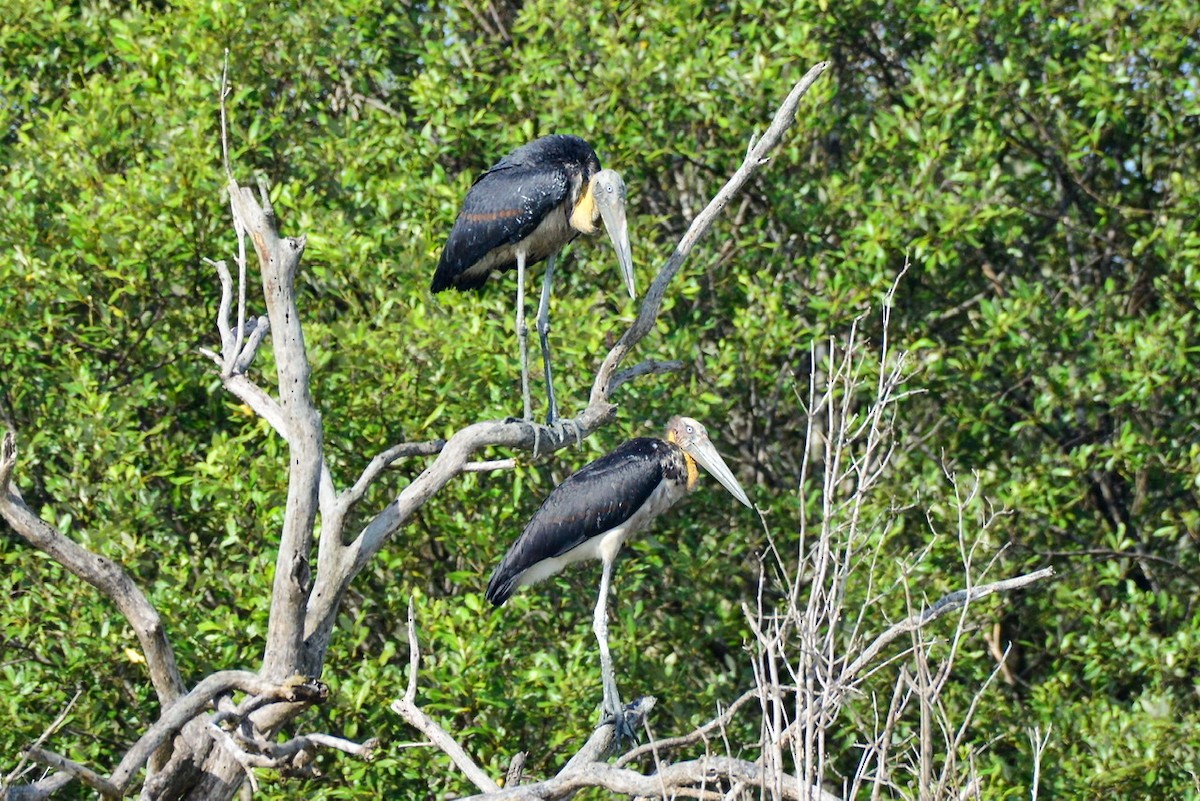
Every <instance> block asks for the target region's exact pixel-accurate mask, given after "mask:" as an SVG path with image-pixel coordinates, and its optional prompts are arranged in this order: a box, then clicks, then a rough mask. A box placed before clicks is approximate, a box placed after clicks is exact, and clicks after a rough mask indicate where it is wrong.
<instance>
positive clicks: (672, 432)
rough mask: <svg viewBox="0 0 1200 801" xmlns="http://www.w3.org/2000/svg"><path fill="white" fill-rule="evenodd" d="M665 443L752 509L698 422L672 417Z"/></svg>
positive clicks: (687, 418) (730, 471)
mask: <svg viewBox="0 0 1200 801" xmlns="http://www.w3.org/2000/svg"><path fill="white" fill-rule="evenodd" d="M667 441H668V442H673V443H675V444H676V445H678V446H679V447H680V448H682V449H683V452H684V453H686V454H687V455H688V456H690V457H692V458H693V459H695V460H696V463H697V464H699V465H700V466H701V467H703V468H704V469H705V470H707V471H708V472H709V474H710V475H712V477H713V478H715V479H716V480H717V481H719V482H721V486H722V487H724V488H725V489H727V490H729V494H730V495H732V496H733V497H735V498H737V499H738V500H739V501H741V502H742V503H743V504H745V505H746V506H749V507H750V508H751V509H753V508H754V507H753V506H752V505H751V503H750V499H749V498H748V497H746V493H745V491H744V490H743V489H742V485H741V484H739V483H738V480H737V479H736V478H734V476H733V471H732V470H730V469H729V466H728V465H726V464H725V460H724V459H722V458H721V454H719V453H717V449H716V447H715V446H714V445H713V444H712V441H711V440H709V438H708V431H707V430H705V428H704V426H702V425H701V424H700V422H699V421H698V420H693V419H692V418H690V417H680V416H676V417H672V418H671V420H670V421H669V422H668V423H667Z"/></svg>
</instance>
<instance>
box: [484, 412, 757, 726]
mask: <svg viewBox="0 0 1200 801" xmlns="http://www.w3.org/2000/svg"><path fill="white" fill-rule="evenodd" d="M697 466H699V467H703V468H704V469H705V470H706V471H708V472H709V473H710V474H711V475H712V476H713V477H714V478H715V479H716V480H717V481H718V482H720V484H721V485H722V486H723V487H725V489H726V490H728V491H729V492H730V494H732V495H733V497H735V498H737V500H738V501H740V502H741V503H743V504H745V505H746V506H747V507H750V508H753V506H751V503H750V499H749V498H748V497H746V493H745V491H744V490H743V489H742V487H741V485H740V484H739V483H738V481H737V479H736V478H735V477H734V475H733V472H732V471H731V470H730V469H729V467H728V466H727V465H726V464H725V461H724V460H723V459H722V458H721V455H720V454H719V453H718V452H717V449H716V447H715V446H714V445H713V444H712V441H711V440H710V439H709V436H708V431H707V430H706V429H705V428H704V426H703V425H701V424H700V423H699V422H698V421H697V420H694V419H692V418H690V417H682V416H676V417H672V418H671V419H670V421H668V423H667V427H666V433H665V436H664V437H663V438H662V439H659V438H656V437H638V438H636V439H631V440H629V441H627V442H625V443H623V444H621V445H619V446H618V447H617V448H616V449H614V450H613V451H612V452H610V453H608V454H606V455H605V456H602V457H600V458H599V459H597V460H595V461H594V462H591V463H590V464H588V465H586V466H585V467H583V468H582V469H580V470H579V471H578V472H577V473H575V474H573V475H571V476H570V477H569V478H567V479H566V480H565V481H564V482H563V483H561V484H559V485H558V486H557V487H555V488H554V489H553V490H552V491H551V492H550V495H549V496H548V497H547V498H546V500H545V502H543V503H542V506H541V508H540V509H538V511H537V512H536V513H535V514H534V515H533V517H532V518H530V520H529V523H528V525H526V526H525V529H524V531H522V532H521V535H520V536H519V537H517V539H516V541H515V542H514V543H513V544H512V546H511V547H510V548H509V549H508V552H507V553H505V555H504V558H503V559H502V560H501V561H500V564H499V565H498V566H497V567H496V569H495V571H494V572H493V573H492V577H491V580H490V581H489V582H488V586H487V592H486V597H487V600H488V601H489V602H491V604H492V605H493V606H496V607H499V606H501V605H502V604H504V602H505V601H507V600H508V599H509V598H511V597H512V595H513V593H515V592H516V591H517V590H518V589H519V588H521V587H524V586H527V585H530V584H534V583H536V582H538V581H541V580H542V579H545V578H548V577H550V576H553V575H555V574H556V573H558V572H559V571H560V570H562V569H563V568H564V567H566V566H567V565H570V564H572V563H574V562H578V561H581V560H585V559H599V560H600V563H601V573H600V589H599V594H598V597H597V599H596V608H595V613H594V617H593V618H592V631H593V632H594V633H595V636H596V641H597V644H598V645H599V648H600V673H601V680H602V682H603V688H604V701H603V707H602V710H603V719H602V721H601V722H602V723H603V722H609V721H611V722H613V723H614V725H615V726H616V727H617V728H616V731H617V738H618V740H620V739H621V738H622V737H623V736H629V737H630V738H632V734H633V733H632V731H631V730H630V729H629V728H628V727H627V724H626V723H625V718H624V714H623V710H624V707H623V706H622V705H621V696H620V693H619V692H618V690H617V684H616V677H615V675H614V673H613V667H612V655H611V654H610V652H609V648H608V615H607V603H608V590H609V584H610V582H611V579H612V569H613V562H614V561H615V560H616V558H617V554H618V552H619V551H620V549H621V545H622V544H623V543H624V542H625V540H626V539H628V538H629V537H630V536H632V535H633V534H635V533H636V532H638V531H640V530H642V529H644V528H646V526H648V525H649V524H650V522H651V521H652V520H653V519H654V518H656V517H658V516H659V515H660V514H662V513H663V512H665V511H667V509H669V508H671V507H672V506H673V505H674V504H675V503H676V502H678V501H679V500H681V499H682V498H683V497H684V496H685V495H687V494H688V493H689V492H690V491H692V490H693V489H695V488H696V484H697V481H698V479H699V472H700V471H699V470H698V469H697Z"/></svg>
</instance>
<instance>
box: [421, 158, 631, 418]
mask: <svg viewBox="0 0 1200 801" xmlns="http://www.w3.org/2000/svg"><path fill="white" fill-rule="evenodd" d="M601 220H603V222H604V227H605V228H606V229H607V230H608V235H609V238H611V239H612V243H613V247H615V248H616V250H617V264H618V265H619V266H620V268H621V274H622V275H623V276H624V278H625V285H626V287H627V288H628V289H629V297H631V298H632V297H634V290H633V257H632V255H631V253H630V249H629V229H628V225H627V224H626V221H625V182H624V181H622V180H621V176H620V175H618V174H617V173H616V172H614V171H612V170H602V169H600V160H599V159H598V158H596V151H594V150H592V146H591V145H589V144H588V143H587V142H585V141H584V140H583V139H580V138H579V137H578V136H564V135H560V134H555V135H552V136H543V137H542V138H541V139H535V140H534V141H532V142H530V143H529V144H527V145H523V146H521V147H519V148H517V149H516V150H514V151H513V152H511V153H509V154H508V155H507V156H505V157H504V158H502V159H500V161H499V162H497V163H496V164H495V166H493V167H492V168H491V169H489V170H488V171H487V172H485V173H483V174H482V175H480V176H479V177H478V178H476V179H475V184H474V185H473V186H472V187H471V189H470V191H469V192H467V197H466V199H465V200H464V201H463V206H462V211H460V212H459V214H458V219H456V220H455V221H454V227H453V228H452V229H451V230H450V238H449V239H447V240H446V247H445V249H444V250H442V257H441V259H440V260H439V261H438V266H437V271H436V272H435V273H434V274H433V284H432V286H431V288H432V289H433V291H434V292H441V291H442V290H445V289H450V288H451V287H453V288H454V289H459V290H468V289H482V288H483V285H484V283H486V282H487V279H488V276H489V275H491V274H492V273H493V272H505V271H507V270H511V269H513V268H514V267H515V268H516V270H517V339H518V341H519V342H520V347H521V398H522V401H523V403H524V407H525V419H526V420H530V419H532V417H531V414H530V404H529V346H528V339H527V338H528V335H529V333H528V330H527V329H526V326H525V268H526V267H527V266H532V265H534V264H536V263H537V262H539V261H542V260H543V259H544V260H545V261H546V274H545V276H544V277H543V278H542V300H541V303H540V304H538V319H537V329H538V337H539V338H540V339H541V344H542V361H543V363H544V364H545V367H546V393H547V395H548V399H549V413H548V415H547V424H552V423H553V422H554V421H555V419H557V417H558V406H557V404H556V403H555V401H554V381H553V379H552V377H551V372H550V344H549V339H548V337H549V334H550V283H551V280H552V276H553V275H554V257H555V255H556V254H557V253H558V252H559V251H560V250H562V248H563V247H564V246H565V245H566V244H567V243H568V242H570V241H571V240H573V239H574V238H575V237H576V236H578V235H579V234H593V233H596V231H597V227H596V224H597V223H598V222H600V221H601Z"/></svg>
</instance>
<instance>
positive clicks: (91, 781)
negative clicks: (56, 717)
mask: <svg viewBox="0 0 1200 801" xmlns="http://www.w3.org/2000/svg"><path fill="white" fill-rule="evenodd" d="M24 755H25V756H27V757H29V758H30V759H32V760H33V761H34V762H37V763H39V764H41V765H45V766H46V767H48V768H54V769H55V770H59V771H62V772H63V773H67V774H70V775H71V776H72V777H74V778H76V779H78V780H79V781H81V782H83V783H84V784H86V785H87V786H88V787H91V788H92V789H93V790H96V791H98V792H99V793H100V794H101V795H107V796H112V797H117V796H121V795H123V793H122V792H121V790H120V789H118V788H117V787H115V786H114V785H112V784H111V783H110V782H109V781H108V780H107V779H105V778H104V777H103V776H101V775H100V774H98V773H96V772H95V771H93V770H90V769H88V768H85V767H84V766H83V765H80V764H79V763H78V762H72V761H71V760H69V759H67V758H66V757H63V756H59V755H58V754H55V753H51V752H50V751H47V750H45V749H44V748H40V747H38V746H30V747H29V748H26V749H25V752H24Z"/></svg>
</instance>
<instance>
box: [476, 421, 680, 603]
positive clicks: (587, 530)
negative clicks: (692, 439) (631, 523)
mask: <svg viewBox="0 0 1200 801" xmlns="http://www.w3.org/2000/svg"><path fill="white" fill-rule="evenodd" d="M669 447H670V446H669V445H668V444H667V443H665V442H663V441H662V440H659V439H651V438H640V439H632V440H630V441H628V442H626V443H624V444H623V445H621V446H619V447H618V448H617V449H616V450H614V451H613V452H612V453H609V454H607V455H605V456H601V457H600V458H599V459H597V460H596V461H594V462H592V463H591V464H589V465H587V466H586V467H584V468H583V469H582V470H580V471H579V472H578V473H575V474H574V475H572V476H571V477H570V478H568V479H567V480H566V481H564V482H563V483H562V484H559V485H558V486H557V487H555V488H554V491H553V492H551V493H550V497H548V498H546V501H545V503H543V504H542V508H541V509H538V510H537V512H536V513H535V514H534V516H533V518H532V519H531V520H530V521H529V524H528V525H527V526H525V530H524V531H523V532H521V536H520V537H518V538H517V541H516V542H514V543H513V545H512V547H511V548H509V549H508V553H507V554H505V555H504V559H503V560H502V561H501V562H500V566H499V567H497V568H496V572H495V573H493V574H492V579H491V581H489V582H488V588H487V599H488V600H489V601H491V602H492V603H493V604H495V605H496V606H499V605H500V604H502V603H504V602H505V601H507V600H508V599H509V597H510V596H511V595H512V594H513V593H514V592H515V591H516V589H517V584H516V582H517V579H518V578H520V575H521V574H522V573H524V572H525V571H526V570H528V569H529V568H531V567H533V566H534V565H536V564H537V563H538V562H540V561H542V560H543V559H551V558H553V557H555V556H562V555H563V554H564V553H566V552H567V551H569V550H571V549H572V548H575V547H577V546H579V545H581V544H582V543H584V542H585V541H587V540H589V539H591V538H592V537H598V536H599V535H601V534H603V533H604V532H606V531H609V530H611V529H613V528H616V527H617V526H619V525H620V524H621V523H624V522H625V521H626V520H628V519H629V518H630V517H632V516H633V513H634V512H636V511H637V510H638V509H639V508H640V507H641V506H642V504H644V503H645V502H646V500H647V499H648V498H649V497H650V494H651V493H652V492H654V488H655V487H657V486H658V485H659V484H660V483H661V482H662V479H663V462H664V457H666V456H667V455H668V451H667V449H668V448H669Z"/></svg>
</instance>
